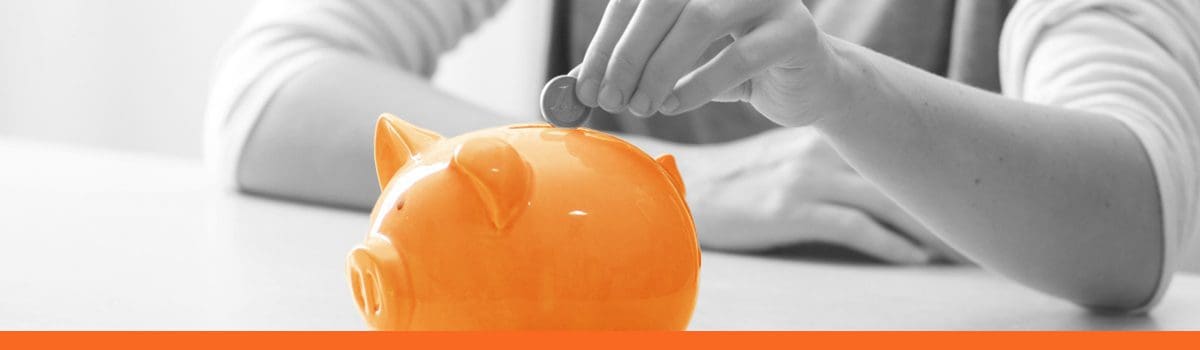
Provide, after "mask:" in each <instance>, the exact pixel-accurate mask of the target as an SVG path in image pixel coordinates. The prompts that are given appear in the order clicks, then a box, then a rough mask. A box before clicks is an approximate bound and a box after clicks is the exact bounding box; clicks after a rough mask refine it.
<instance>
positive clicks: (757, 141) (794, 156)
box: [678, 128, 966, 264]
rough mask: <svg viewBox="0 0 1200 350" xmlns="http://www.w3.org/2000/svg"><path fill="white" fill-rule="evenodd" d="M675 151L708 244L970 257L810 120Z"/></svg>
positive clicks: (920, 259) (902, 260)
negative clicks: (812, 245) (864, 173)
mask: <svg viewBox="0 0 1200 350" xmlns="http://www.w3.org/2000/svg"><path fill="white" fill-rule="evenodd" d="M678 160H679V166H680V168H681V170H682V171H681V173H682V174H683V175H684V181H685V183H686V187H687V189H688V191H687V192H688V203H690V205H691V209H692V212H693V215H694V216H695V218H696V228H697V231H698V232H697V233H698V235H699V239H700V244H701V245H703V246H704V247H705V248H712V249H720V250H731V251H762V250H767V249H771V248H776V247H782V246H787V245H793V244H798V243H807V242H826V243H831V244H836V245H841V246H845V247H847V248H850V249H854V250H857V251H859V252H862V253H865V254H868V255H871V256H873V257H876V258H879V259H882V260H884V261H887V262H891V263H899V264H920V263H927V262H930V261H931V260H934V259H944V260H950V261H960V262H961V261H966V260H965V259H964V258H962V257H961V255H959V254H958V253H957V252H955V251H954V250H953V249H951V248H949V247H947V246H946V245H945V244H944V243H942V241H941V240H939V239H938V238H937V237H936V236H934V235H933V234H932V233H931V232H930V231H929V230H928V229H926V228H925V227H924V226H923V225H921V223H919V222H918V221H917V220H915V219H914V218H912V217H911V216H910V215H909V214H908V213H907V212H905V211H904V210H903V209H902V208H900V207H899V206H898V205H896V203H895V202H893V201H892V200H891V199H890V198H888V197H887V196H885V195H884V194H883V193H882V192H880V191H879V190H878V189H877V188H876V187H875V185H874V184H872V183H870V182H868V181H867V180H866V179H864V178H862V177H861V176H859V175H858V173H857V172H855V170H854V169H853V168H851V167H850V166H849V165H847V164H846V162H845V161H843V160H842V158H841V156H839V155H838V154H837V152H836V151H834V150H833V148H832V147H831V146H830V145H829V144H828V143H826V142H825V141H824V140H823V139H822V138H821V137H820V134H818V133H816V132H815V130H812V129H811V128H802V129H778V130H772V131H768V132H765V133H763V134H760V135H757V136H754V137H751V138H749V139H746V140H742V141H738V142H734V143H729V144H722V145H717V146H704V147H702V148H698V149H695V150H693V151H689V152H683V153H681V157H679V158H678Z"/></svg>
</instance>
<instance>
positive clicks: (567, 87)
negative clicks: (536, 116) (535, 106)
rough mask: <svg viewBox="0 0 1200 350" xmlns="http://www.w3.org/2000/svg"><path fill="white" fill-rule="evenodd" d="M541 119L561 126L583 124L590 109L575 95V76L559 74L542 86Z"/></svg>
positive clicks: (569, 126)
mask: <svg viewBox="0 0 1200 350" xmlns="http://www.w3.org/2000/svg"><path fill="white" fill-rule="evenodd" d="M541 102H542V119H545V120H546V121H548V122H550V124H554V125H555V126H558V127H563V128H574V127H578V126H580V125H583V123H584V122H586V121H587V119H588V114H590V113H591V111H592V109H591V108H589V107H588V106H586V105H584V104H583V103H582V102H579V98H577V97H575V78H573V77H571V76H568V75H560V76H557V77H554V79H550V81H549V82H547V83H546V87H543V88H542V101H541Z"/></svg>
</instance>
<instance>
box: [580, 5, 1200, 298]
mask: <svg viewBox="0 0 1200 350" xmlns="http://www.w3.org/2000/svg"><path fill="white" fill-rule="evenodd" d="M628 4H629V5H628V6H610V7H609V9H608V11H607V12H606V13H605V16H606V21H605V22H602V25H601V28H600V29H599V31H598V34H597V37H600V38H609V40H606V41H602V42H599V43H598V42H597V41H593V43H592V46H591V47H589V51H588V54H587V55H586V56H585V58H584V62H583V63H582V64H581V69H580V82H581V84H584V85H587V84H589V83H588V82H598V83H599V86H600V87H599V88H598V89H590V90H580V91H577V93H578V94H579V95H581V96H579V97H580V100H581V101H583V102H584V103H585V104H598V105H600V106H602V107H604V108H606V109H610V110H614V109H617V110H619V109H623V108H637V109H643V110H651V111H655V110H657V111H660V112H663V113H669V114H675V113H681V112H684V111H687V110H690V109H693V108H695V107H697V106H700V105H701V104H703V103H706V102H708V101H712V100H741V101H747V102H750V103H751V104H753V105H754V107H755V108H756V109H758V110H759V111H760V112H762V113H763V114H764V115H765V116H767V117H768V118H771V119H772V120H774V121H776V122H778V123H780V124H782V125H789V126H803V125H810V124H815V125H816V126H817V127H818V128H819V129H821V130H822V132H823V133H824V134H826V135H827V136H828V137H829V139H830V140H831V142H832V143H833V144H834V145H835V146H836V147H837V148H838V149H839V150H840V151H841V152H842V154H843V155H845V156H846V157H847V158H848V159H849V160H851V162H852V164H854V165H856V168H857V169H859V170H861V171H862V173H863V174H864V175H865V176H866V177H868V178H869V179H872V180H874V181H875V182H877V183H879V184H881V185H882V187H883V188H884V189H885V190H886V191H887V192H888V193H889V194H890V195H892V197H893V198H895V199H896V200H897V201H898V202H899V203H900V204H901V205H902V206H903V207H905V208H906V209H908V210H910V211H911V212H913V213H914V214H915V215H916V216H917V217H918V218H920V219H922V221H923V222H924V223H926V224H929V225H930V226H931V227H932V228H933V229H934V230H935V231H936V232H937V233H939V234H940V235H942V237H943V238H945V239H946V240H947V241H948V242H949V243H950V244H951V245H952V246H955V247H956V248H961V249H962V250H963V251H964V252H965V253H967V255H968V256H969V257H971V258H973V259H974V260H976V261H977V262H978V263H979V264H980V265H983V266H985V267H989V268H992V269H994V270H996V271H998V272H1000V273H1002V274H1004V275H1006V276H1008V277H1010V278H1013V279H1016V280H1018V281H1020V282H1023V283H1025V284H1027V285H1029V286H1032V287H1034V288H1037V289H1040V290H1042V291H1045V292H1048V293H1050V294H1053V295H1057V296H1060V297H1063V298H1066V299H1068V300H1071V301H1074V302H1076V303H1079V304H1082V305H1086V306H1089V307H1093V308H1096V309H1112V310H1122V311H1129V310H1140V309H1144V308H1147V307H1149V306H1150V305H1152V304H1153V302H1154V301H1155V300H1156V297H1157V296H1158V295H1160V292H1161V291H1162V289H1163V288H1164V287H1165V286H1166V282H1167V281H1169V280H1170V273H1171V272H1173V271H1174V264H1173V261H1172V258H1171V257H1172V256H1173V254H1174V252H1176V251H1177V250H1178V249H1179V247H1180V246H1181V242H1182V241H1184V240H1186V239H1187V237H1188V236H1189V235H1191V234H1192V233H1193V232H1194V231H1195V230H1196V227H1197V218H1196V217H1195V215H1196V214H1195V213H1196V208H1197V204H1196V203H1197V198H1196V197H1197V192H1196V191H1197V190H1200V184H1198V180H1200V174H1197V173H1198V171H1197V168H1198V166H1197V163H1200V143H1198V141H1197V139H1198V138H1200V121H1197V119H1196V118H1197V116H1200V108H1198V107H1197V102H1196V101H1197V100H1198V99H1200V92H1197V87H1198V86H1200V77H1197V75H1198V74H1200V73H1197V72H1200V59H1198V58H1197V57H1198V56H1200V25H1197V24H1196V23H1197V22H1196V21H1195V18H1196V15H1198V14H1200V6H1197V5H1195V3H1193V2H1183V1H1172V0H1153V1H1144V2H1141V1H1139V2H1127V1H1124V2H1123V1H1102V0H1089V1H1069V0H1065V1H1036V2H1024V3H1022V4H1021V5H1018V9H1014V13H1017V12H1022V11H1027V12H1025V13H1035V15H1033V16H1029V17H1024V16H1022V17H1020V18H1021V20H1020V21H1016V23H1015V24H1014V21H1012V20H1009V22H1008V23H1006V33H1008V29H1007V28H1010V27H1013V26H1024V24H1026V23H1035V24H1036V26H1045V27H1047V30H1045V31H1042V30H1041V29H1035V30H1030V31H1029V32H1026V33H1024V34H1022V35H1012V34H1006V36H1008V37H1009V39H1012V38H1013V37H1014V36H1021V38H1020V39H1019V40H1024V42H1025V43H1034V45H1033V46H1035V47H1036V48H1035V49H1034V50H1031V51H1032V52H1031V53H1030V54H1029V56H1024V57H1022V56H1012V57H1004V56H1002V57H1001V61H1002V62H1008V63H1009V64H1010V66H1011V65H1012V64H1014V62H1017V61H1020V62H1024V61H1026V60H1028V64H1027V67H1026V68H1025V69H1023V70H1022V72H1021V74H1023V75H1027V76H1028V77H1027V79H1024V80H1023V81H1022V82H1020V83H1017V84H1015V86H1014V84H1006V86H1005V89H1006V92H1009V90H1011V89H1023V90H1025V91H1026V92H1025V94H1013V95H1014V96H1015V97H1018V98H1019V99H1012V98H1005V97H1002V96H999V95H995V94H990V93H987V92H984V91H980V90H977V89H973V88H969V87H966V86H964V85H962V84H959V83H955V82H952V81H949V80H945V79H942V78H939V77H936V76H933V75H930V74H927V73H924V72H922V71H920V70H918V69H916V68H913V67H910V66H907V65H905V64H903V63H901V62H898V61H895V60H892V59H890V58H887V57H884V56H882V55H879V54H877V53H874V52H871V51H870V50H867V49H864V48H862V47H858V46H855V45H852V44H849V43H845V42H842V41H839V40H836V39H834V38H831V37H829V36H827V35H825V34H824V33H822V32H821V30H820V29H819V28H817V27H816V25H815V24H814V23H813V21H812V17H811V14H810V13H809V12H808V10H807V8H805V7H804V6H803V4H802V3H800V2H798V1H794V0H756V1H733V0H678V1H661V2H654V1H642V2H638V1H630V2H628ZM1022 5H1024V6H1022ZM1039 7H1043V8H1050V9H1061V11H1057V12H1052V11H1042V12H1037V11H1035V10H1037V9H1038V8H1039ZM1022 9H1024V10H1022ZM1079 14H1082V15H1079ZM1076 15H1079V16H1076ZM664 18H665V19H669V20H667V21H661V20H660V19H664ZM604 23H615V24H614V25H607V26H606V25H604ZM726 35H731V36H733V37H734V38H735V40H734V41H733V43H732V44H730V45H729V46H727V47H726V48H725V49H724V50H722V51H721V52H720V53H719V54H717V55H716V56H715V57H713V58H712V59H711V60H709V61H707V62H705V63H704V64H702V65H701V66H700V67H699V68H696V69H691V68H688V67H687V66H684V65H680V64H678V62H693V61H696V60H697V59H698V53H697V50H695V49H694V48H696V47H703V46H704V44H706V43H708V42H710V41H712V40H715V39H716V38H720V37H723V36H726ZM1009 42H1013V40H1009ZM1002 51H1003V49H1002ZM1002 68H1003V67H1002ZM1189 68H1190V69H1189ZM1010 81H1011V79H1010ZM597 90H598V91H599V93H596V91H597ZM1023 100H1024V101H1023ZM1031 102H1032V103H1031Z"/></svg>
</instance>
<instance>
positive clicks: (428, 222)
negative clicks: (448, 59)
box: [347, 115, 700, 330]
mask: <svg viewBox="0 0 1200 350" xmlns="http://www.w3.org/2000/svg"><path fill="white" fill-rule="evenodd" d="M375 165H376V170H377V172H378V175H379V184H380V187H382V188H383V192H382V194H381V195H380V198H379V200H378V201H377V202H376V204H375V208H374V210H373V211H372V213H371V224H370V231H369V233H368V236H367V238H366V241H365V242H364V243H363V244H360V245H358V246H357V247H355V248H354V249H353V250H352V251H351V253H350V254H349V257H348V258H347V260H348V261H347V265H348V272H349V276H350V286H351V288H352V289H353V294H354V298H355V302H356V303H357V305H358V308H359V311H360V312H361V314H362V316H363V318H365V319H366V322H367V324H368V325H370V326H371V327H372V328H375V329H381V330H463V329H467V330H470V329H603V330H608V329H641V330H681V329H684V328H686V327H687V324H688V321H689V319H690V318H691V315H692V309H693V307H694V306H695V299H696V288H697V279H698V277H699V269H700V250H699V248H698V246H697V243H696V234H695V226H694V224H693V221H692V216H691V212H690V211H689V210H688V206H687V203H686V202H684V188H683V183H682V181H681V179H680V176H679V172H678V170H677V169H676V166H675V161H674V158H672V156H671V155H663V156H661V157H658V158H651V157H650V156H648V155H646V154H645V153H644V152H642V151H641V150H640V149H638V148H637V147H634V146H633V145H631V144H629V143H627V142H625V141H622V140H620V139H618V138H616V137H613V136H610V135H607V134H604V133H601V132H597V131H593V130H588V129H560V128H554V127H551V126H550V125H548V124H536V125H515V126H509V127H502V128H495V129H487V130H482V131H476V132H472V133H468V134H464V135H461V136H458V137H454V138H450V139H444V138H442V137H441V136H439V135H438V134H436V133H433V132H431V131H428V130H424V129H421V128H419V127H416V126H414V125H412V124H409V123H407V122H405V121H403V120H401V119H400V118H397V117H395V116H391V115H383V116H381V117H380V118H379V121H378V123H377V124H376V133H375Z"/></svg>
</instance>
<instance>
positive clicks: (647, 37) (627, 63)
mask: <svg viewBox="0 0 1200 350" xmlns="http://www.w3.org/2000/svg"><path fill="white" fill-rule="evenodd" d="M727 36H731V37H732V38H733V39H734V40H733V42H732V43H731V44H729V45H728V46H726V47H725V48H724V49H723V50H721V51H720V52H719V53H717V54H716V55H715V56H714V57H712V58H711V59H708V58H707V57H703V55H704V52H705V50H706V49H707V48H708V47H709V45H710V44H711V43H713V42H714V41H717V40H720V39H722V38H726V37H727ZM833 57H834V55H833V54H832V51H831V49H830V48H829V45H828V44H827V42H826V37H825V35H824V34H823V33H822V32H821V31H820V30H819V29H817V27H816V25H815V24H814V23H813V21H812V16H811V15H810V14H809V12H808V9H807V8H805V7H804V5H803V4H802V3H801V2H800V1H798V0H613V1H611V2H610V3H609V5H608V8H607V9H606V10H605V13H604V18H603V19H602V20H601V22H600V28H599V29H598V30H597V32H596V35H595V37H593V39H592V42H591V44H590V46H588V50H587V53H586V55H585V56H584V59H583V62H582V63H581V64H580V66H579V67H578V79H579V82H580V83H579V88H578V89H576V93H577V95H578V97H579V100H580V101H582V102H583V103H584V104H586V105H588V106H591V107H597V106H599V107H601V108H603V109H605V110H608V111H610V112H618V111H622V110H624V109H626V108H628V109H630V111H631V112H633V113H634V114H637V115H642V116H646V115H651V114H653V112H655V111H659V112H662V113H665V114H678V113H683V112H686V111H688V110H691V109H694V108H697V107H699V106H701V105H703V104H705V103H707V102H709V101H713V100H717V101H747V102H749V103H750V104H752V105H753V106H754V107H755V108H756V109H758V111H759V112H761V113H763V114H764V115H766V116H767V117H768V118H770V119H771V120H774V121H775V122H777V123H780V124H782V125H788V126H799V125H807V124H811V123H813V122H815V121H816V120H818V119H819V118H820V117H821V116H822V115H823V114H825V113H822V111H818V110H816V109H815V108H814V106H815V104H816V103H818V102H826V101H829V100H831V99H839V100H840V99H844V98H845V97H844V96H845V95H846V94H845V93H844V92H842V91H843V90H844V89H840V88H838V87H837V83H838V82H839V80H838V79H837V78H836V74H835V72H836V70H834V69H832V65H833V63H834V62H835V60H834V59H833ZM695 62H700V63H701V64H700V65H699V66H698V67H697V66H696V65H695V64H693V63H695Z"/></svg>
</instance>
